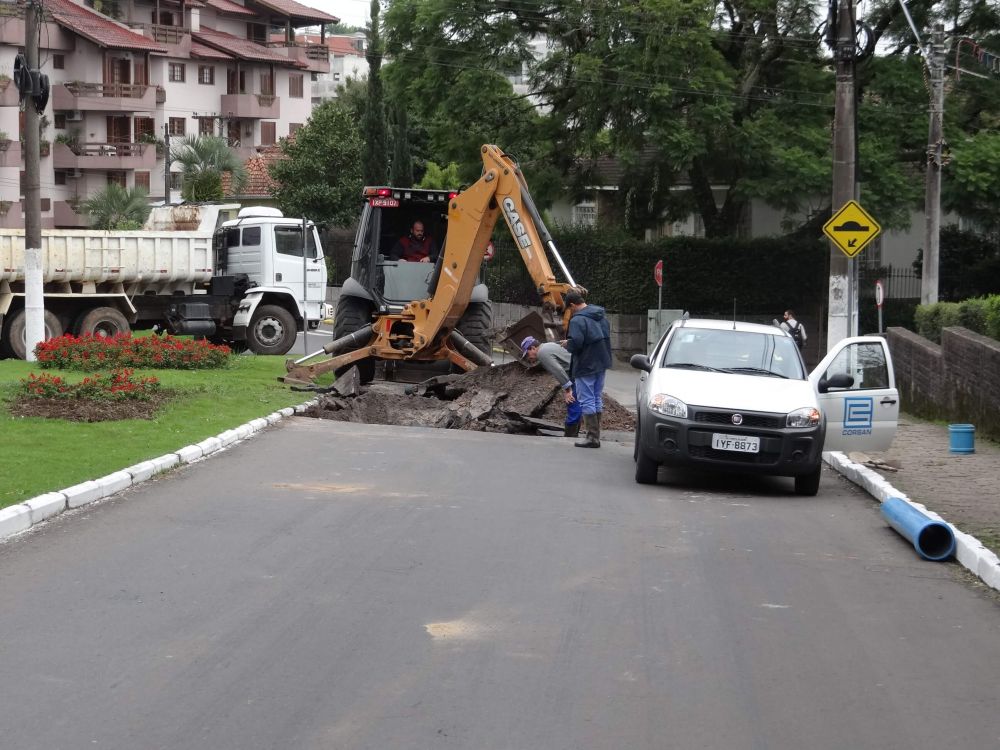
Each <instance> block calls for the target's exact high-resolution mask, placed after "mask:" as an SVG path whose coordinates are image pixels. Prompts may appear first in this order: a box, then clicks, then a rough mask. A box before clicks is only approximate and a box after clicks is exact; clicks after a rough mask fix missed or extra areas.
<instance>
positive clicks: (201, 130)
mask: <svg viewBox="0 0 1000 750" xmlns="http://www.w3.org/2000/svg"><path fill="white" fill-rule="evenodd" d="M214 125H215V120H212V119H211V118H209V117H199V118H198V135H215V134H214V133H213V132H212V130H213V127H214Z"/></svg>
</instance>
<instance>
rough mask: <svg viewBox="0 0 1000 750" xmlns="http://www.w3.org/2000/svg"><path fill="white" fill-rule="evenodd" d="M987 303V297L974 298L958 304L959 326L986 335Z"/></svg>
mask: <svg viewBox="0 0 1000 750" xmlns="http://www.w3.org/2000/svg"><path fill="white" fill-rule="evenodd" d="M987 309H988V307H987V301H986V298H985V297H974V298H973V299H967V300H965V301H963V302H959V303H958V324H959V325H960V326H965V327H966V328H968V329H969V330H970V331H975V332H976V333H981V334H983V335H984V336H986V335H988V334H987V333H986V312H987Z"/></svg>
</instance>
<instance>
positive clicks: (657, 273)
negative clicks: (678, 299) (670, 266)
mask: <svg viewBox="0 0 1000 750" xmlns="http://www.w3.org/2000/svg"><path fill="white" fill-rule="evenodd" d="M653 278H654V279H656V285H657V286H663V261H662V260H658V261H656V265H655V266H653Z"/></svg>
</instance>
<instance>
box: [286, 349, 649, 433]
mask: <svg viewBox="0 0 1000 750" xmlns="http://www.w3.org/2000/svg"><path fill="white" fill-rule="evenodd" d="M324 390H325V391H326V392H324V393H321V394H320V395H319V396H318V398H317V401H316V402H315V403H314V404H313V405H311V406H310V407H309V408H308V409H307V410H306V412H305V416H308V417H316V418H318V419H332V420H336V421H340V422H358V423H364V424H384V425H399V426H416V427H438V428H442V429H449V430H475V431H479V432H505V433H511V434H525V435H538V434H542V435H555V434H561V433H562V429H563V423H564V422H565V419H566V404H565V402H564V400H563V397H562V395H561V388H560V387H559V385H558V384H557V383H556V382H555V380H554V379H553V378H552V376H551V375H549V374H548V373H547V372H545V370H543V369H542V368H541V367H533V368H527V369H526V368H525V367H524V366H523V365H521V364H520V363H518V362H509V363H507V364H502V365H495V366H493V367H480V368H478V369H476V370H473V371H471V372H467V373H463V374H460V375H443V376H438V377H434V378H431V379H429V380H425V381H423V382H421V383H418V384H415V385H409V386H404V385H401V384H398V383H386V382H381V381H376V382H374V383H372V384H371V385H369V386H362V385H360V384H359V382H358V378H357V371H356V370H354V369H352V370H349V371H348V372H347V373H345V374H344V375H342V376H341V377H340V378H338V379H337V381H336V382H335V383H334V384H333V386H331V387H330V388H329V389H324ZM603 401H604V412H603V416H602V419H601V428H602V430H606V431H631V430H633V429H634V428H635V420H634V418H633V416H632V415H631V414H630V413H629V411H628V410H627V409H626V408H625V407H623V406H622V405H621V404H620V403H618V402H617V401H615V400H614V399H613V398H611V397H610V396H608V395H607V394H604V396H603Z"/></svg>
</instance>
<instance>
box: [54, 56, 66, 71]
mask: <svg viewBox="0 0 1000 750" xmlns="http://www.w3.org/2000/svg"><path fill="white" fill-rule="evenodd" d="M52 67H53V68H54V69H55V70H65V68H66V55H52Z"/></svg>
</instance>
